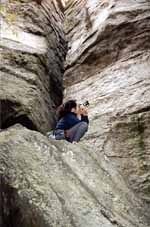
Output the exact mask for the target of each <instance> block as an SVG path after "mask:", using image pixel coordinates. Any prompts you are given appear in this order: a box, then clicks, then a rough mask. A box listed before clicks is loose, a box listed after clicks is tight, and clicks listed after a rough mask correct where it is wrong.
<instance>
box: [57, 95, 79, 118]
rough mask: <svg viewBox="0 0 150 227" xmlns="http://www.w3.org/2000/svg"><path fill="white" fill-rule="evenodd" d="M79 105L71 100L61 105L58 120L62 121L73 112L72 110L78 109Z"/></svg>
mask: <svg viewBox="0 0 150 227" xmlns="http://www.w3.org/2000/svg"><path fill="white" fill-rule="evenodd" d="M76 107H77V103H76V100H74V99H73V100H69V101H67V102H65V103H64V104H62V105H60V106H59V107H58V108H57V116H58V119H61V118H62V117H63V116H64V115H65V114H66V113H68V112H71V110H72V108H76Z"/></svg>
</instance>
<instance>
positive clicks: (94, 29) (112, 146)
mask: <svg viewBox="0 0 150 227" xmlns="http://www.w3.org/2000/svg"><path fill="white" fill-rule="evenodd" d="M65 27H66V33H67V37H68V41H69V51H68V54H67V57H66V72H65V78H64V84H65V88H66V90H65V99H69V98H75V99H77V100H78V101H79V102H83V101H85V100H89V102H90V107H89V117H90V128H89V132H88V134H87V136H86V137H85V140H84V141H83V142H84V143H85V144H87V145H88V146H91V149H92V150H93V148H94V150H95V152H96V154H97V158H98V157H99V154H100V153H102V154H104V155H105V157H107V158H108V159H109V160H110V161H111V163H112V165H113V166H114V167H116V169H118V171H119V172H120V173H121V174H122V175H123V177H124V179H125V181H126V184H127V185H128V186H129V188H131V189H132V190H133V192H134V193H135V194H136V195H137V197H139V198H140V199H141V201H143V202H144V203H145V204H146V205H147V204H148V205H149V206H150V166H149V162H150V128H149V125H150V30H149V28H150V2H149V1H148V0H147V1H142V0H139V1H132V0H130V1H115V0H113V1H111V0H108V1H97V0H95V1H88V0H86V1H80V2H79V1H75V0H74V1H72V2H70V3H69V4H68V7H67V11H66V21H65ZM149 209H150V208H149ZM149 219H150V214H149Z"/></svg>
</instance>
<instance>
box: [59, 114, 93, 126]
mask: <svg viewBox="0 0 150 227" xmlns="http://www.w3.org/2000/svg"><path fill="white" fill-rule="evenodd" d="M82 121H84V122H87V123H89V119H88V116H83V115H81V120H79V119H78V118H77V115H76V114H75V113H72V112H68V113H66V114H65V116H64V117H62V118H61V119H60V120H59V121H58V123H57V125H56V129H63V130H68V129H70V128H72V127H73V126H74V125H76V124H78V123H80V122H82Z"/></svg>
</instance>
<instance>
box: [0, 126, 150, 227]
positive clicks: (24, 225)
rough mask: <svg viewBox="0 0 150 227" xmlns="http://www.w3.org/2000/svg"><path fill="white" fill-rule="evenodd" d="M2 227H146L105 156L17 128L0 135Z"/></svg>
mask: <svg viewBox="0 0 150 227" xmlns="http://www.w3.org/2000/svg"><path fill="white" fill-rule="evenodd" d="M0 183H1V187H0V224H1V226H3V227H8V226H11V227H14V226H15V227H34V226H36V227H100V226H102V227H114V226H118V227H148V226H149V223H148V222H147V220H148V215H149V210H148V209H146V206H145V210H144V207H143V204H142V203H141V201H139V200H138V199H137V198H136V197H135V195H134V194H133V192H132V191H131V190H130V189H129V188H128V187H127V186H126V183H125V182H124V180H123V178H122V176H121V175H120V174H118V173H117V172H116V171H115V168H113V166H112V165H111V162H110V161H109V160H106V159H105V158H104V156H103V154H99V158H97V157H96V156H95V152H91V151H90V150H89V149H88V147H86V146H83V145H82V144H81V145H76V146H75V145H71V144H69V143H67V142H58V141H54V140H52V141H50V140H49V139H47V138H46V137H44V136H43V135H41V134H40V133H38V132H34V131H31V130H28V129H26V128H24V127H22V126H21V125H16V126H14V127H11V128H9V129H8V130H4V131H3V132H1V133H0Z"/></svg>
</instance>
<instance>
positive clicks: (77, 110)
mask: <svg viewBox="0 0 150 227" xmlns="http://www.w3.org/2000/svg"><path fill="white" fill-rule="evenodd" d="M71 112H73V113H75V114H79V112H80V106H79V105H78V104H77V106H76V108H72V110H71Z"/></svg>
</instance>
